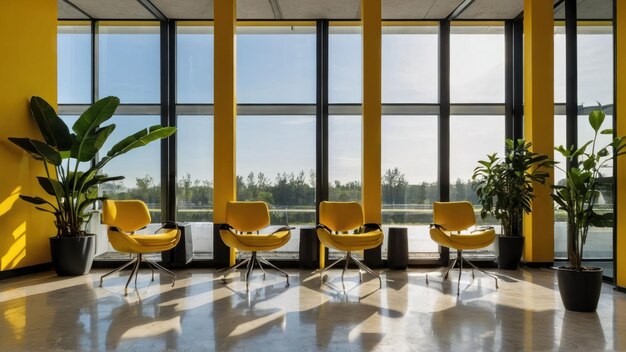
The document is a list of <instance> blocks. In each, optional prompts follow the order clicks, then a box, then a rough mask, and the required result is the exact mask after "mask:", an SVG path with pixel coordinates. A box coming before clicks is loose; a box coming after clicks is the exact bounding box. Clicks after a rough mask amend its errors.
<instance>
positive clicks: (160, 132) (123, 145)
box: [107, 125, 176, 157]
mask: <svg viewBox="0 0 626 352" xmlns="http://www.w3.org/2000/svg"><path fill="white" fill-rule="evenodd" d="M174 132H176V127H162V126H159V125H156V126H152V127H150V128H149V129H144V130H141V131H139V132H137V133H135V134H132V135H130V136H128V137H126V138H124V139H122V140H121V141H120V142H119V143H117V144H116V145H114V146H113V148H111V150H109V152H108V153H107V156H109V157H115V156H118V155H121V154H124V153H126V152H128V151H131V150H133V149H135V148H139V147H142V146H144V145H146V144H148V143H150V142H153V141H156V140H159V139H162V138H166V137H169V136H171V135H172V134H174Z"/></svg>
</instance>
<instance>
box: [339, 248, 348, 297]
mask: <svg viewBox="0 0 626 352" xmlns="http://www.w3.org/2000/svg"><path fill="white" fill-rule="evenodd" d="M349 263H350V252H346V263H345V265H344V266H343V271H342V272H341V286H343V290H344V291H345V290H346V285H345V284H344V282H343V276H344V275H345V274H346V270H348V264H349Z"/></svg>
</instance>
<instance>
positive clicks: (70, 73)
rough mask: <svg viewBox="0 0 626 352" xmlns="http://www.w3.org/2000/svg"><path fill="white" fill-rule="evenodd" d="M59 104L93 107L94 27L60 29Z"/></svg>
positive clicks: (58, 64) (58, 47)
mask: <svg viewBox="0 0 626 352" xmlns="http://www.w3.org/2000/svg"><path fill="white" fill-rule="evenodd" d="M57 33H58V35H57V69H58V71H57V78H58V89H59V91H58V94H59V97H58V103H59V104H89V103H91V26H88V25H85V26H82V25H78V26H67V25H60V26H58V32H57Z"/></svg>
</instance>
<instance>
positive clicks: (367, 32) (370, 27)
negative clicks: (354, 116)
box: [361, 0, 382, 223]
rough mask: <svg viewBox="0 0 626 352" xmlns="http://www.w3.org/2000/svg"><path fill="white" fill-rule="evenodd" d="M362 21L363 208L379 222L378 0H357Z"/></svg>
mask: <svg viewBox="0 0 626 352" xmlns="http://www.w3.org/2000/svg"><path fill="white" fill-rule="evenodd" d="M361 13H362V15H361V16H362V25H363V211H364V212H365V222H369V223H381V220H382V219H381V201H382V195H381V175H380V173H381V170H380V168H381V165H380V141H381V136H380V133H381V126H380V119H381V105H380V104H381V41H382V36H381V0H361Z"/></svg>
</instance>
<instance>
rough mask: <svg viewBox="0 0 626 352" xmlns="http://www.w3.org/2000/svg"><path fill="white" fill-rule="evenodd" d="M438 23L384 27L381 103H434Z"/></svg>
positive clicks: (437, 96)
mask: <svg viewBox="0 0 626 352" xmlns="http://www.w3.org/2000/svg"><path fill="white" fill-rule="evenodd" d="M438 33H439V31H438V28H437V27H428V26H414V27H395V26H394V27H383V39H382V101H383V103H436V102H438V100H439V75H438V73H439V51H438V48H439V35H438Z"/></svg>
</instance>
